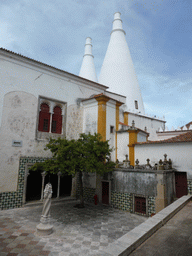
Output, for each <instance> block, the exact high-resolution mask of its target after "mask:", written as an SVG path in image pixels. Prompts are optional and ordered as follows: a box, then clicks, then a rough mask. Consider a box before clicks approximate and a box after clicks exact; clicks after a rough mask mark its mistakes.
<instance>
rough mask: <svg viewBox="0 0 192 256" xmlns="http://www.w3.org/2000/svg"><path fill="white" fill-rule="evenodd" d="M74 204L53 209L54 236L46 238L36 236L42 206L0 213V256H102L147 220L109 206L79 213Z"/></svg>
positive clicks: (88, 205) (80, 210) (56, 206)
mask: <svg viewBox="0 0 192 256" xmlns="http://www.w3.org/2000/svg"><path fill="white" fill-rule="evenodd" d="M76 203H77V201H73V202H70V201H69V202H62V203H57V204H55V205H52V207H51V224H52V225H53V226H54V233H53V234H51V235H49V236H47V237H39V236H37V235H36V233H35V232H36V225H38V224H39V221H40V216H41V211H42V206H33V207H26V208H19V209H13V210H3V211H0V255H1V256H3V255H7V256H8V255H9V256H11V255H18V256H25V255H28V256H32V255H50V256H51V255H54V256H57V255H58V256H60V255H66V256H75V255H78V256H80V255H82V256H85V255H97V256H101V255H104V254H102V253H101V252H100V250H102V249H104V248H105V247H106V246H108V244H109V243H112V242H114V241H115V240H116V239H118V238H119V237H121V236H122V235H124V234H126V233H127V232H128V231H130V230H131V229H133V228H134V227H136V226H138V225H139V224H141V223H142V222H144V221H145V220H146V219H147V218H146V217H143V216H139V215H135V214H131V213H128V212H123V211H119V210H117V209H113V208H111V207H108V206H100V205H97V206H95V205H92V204H86V207H85V208H84V209H78V208H75V207H73V206H74V205H75V204H76Z"/></svg>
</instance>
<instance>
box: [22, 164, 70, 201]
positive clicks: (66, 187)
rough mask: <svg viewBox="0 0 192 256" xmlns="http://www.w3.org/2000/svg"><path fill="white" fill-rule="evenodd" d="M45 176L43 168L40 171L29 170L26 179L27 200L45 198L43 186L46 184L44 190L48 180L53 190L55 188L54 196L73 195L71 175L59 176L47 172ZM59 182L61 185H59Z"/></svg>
mask: <svg viewBox="0 0 192 256" xmlns="http://www.w3.org/2000/svg"><path fill="white" fill-rule="evenodd" d="M31 166H32V165H31ZM43 176H44V175H43V170H41V169H39V170H38V171H31V170H29V172H28V175H27V181H26V202H29V201H34V200H40V199H42V198H43V195H42V186H43V185H44V186H43V190H44V188H45V186H46V184H47V183H48V182H50V183H51V185H52V190H53V194H52V198H56V197H57V198H59V197H65V196H71V189H72V176H71V175H64V176H62V175H60V176H58V175H57V174H47V175H45V176H44V178H43ZM43 179H44V181H43ZM58 182H59V183H60V184H59V183H58ZM43 183H44V184H43ZM58 184H59V185H60V186H58ZM58 190H59V191H58Z"/></svg>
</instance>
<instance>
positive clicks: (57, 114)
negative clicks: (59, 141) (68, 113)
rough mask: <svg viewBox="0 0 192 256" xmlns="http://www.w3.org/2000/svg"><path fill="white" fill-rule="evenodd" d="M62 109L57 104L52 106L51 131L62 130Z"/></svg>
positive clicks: (57, 131)
mask: <svg viewBox="0 0 192 256" xmlns="http://www.w3.org/2000/svg"><path fill="white" fill-rule="evenodd" d="M61 114H62V110H61V108H60V107H59V106H56V107H54V109H53V116H52V125H51V132H52V133H59V134H61V132H62V115H61Z"/></svg>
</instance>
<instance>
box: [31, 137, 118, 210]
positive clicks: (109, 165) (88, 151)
mask: <svg viewBox="0 0 192 256" xmlns="http://www.w3.org/2000/svg"><path fill="white" fill-rule="evenodd" d="M45 150H50V151H51V152H52V158H51V159H48V160H46V161H45V162H43V163H36V164H35V165H34V166H33V167H32V168H31V169H32V170H34V171H36V170H37V169H39V168H41V169H43V170H44V171H45V172H46V173H53V174H57V173H58V172H61V173H62V174H68V175H72V176H73V177H74V176H75V175H76V174H78V177H79V186H80V205H78V206H79V207H84V199H83V181H82V176H83V172H91V173H93V172H96V173H98V174H100V175H102V174H104V173H105V172H109V171H112V170H113V167H114V166H115V163H114V162H112V161H110V153H111V152H112V150H113V149H112V148H110V147H109V143H108V141H103V140H102V137H101V135H100V134H96V133H95V134H94V135H91V134H90V133H89V134H84V133H83V134H81V135H80V137H79V139H78V140H67V139H66V138H64V139H61V138H58V139H50V141H49V143H48V144H47V145H46V148H45Z"/></svg>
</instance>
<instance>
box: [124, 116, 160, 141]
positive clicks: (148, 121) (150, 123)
mask: <svg viewBox="0 0 192 256" xmlns="http://www.w3.org/2000/svg"><path fill="white" fill-rule="evenodd" d="M133 120H134V121H135V127H137V128H140V129H141V130H145V127H147V132H149V133H150V134H149V140H157V134H156V131H158V129H159V128H160V127H161V128H162V129H164V122H163V121H161V120H158V119H154V118H149V117H145V116H139V115H136V114H132V113H129V115H128V125H132V121H133Z"/></svg>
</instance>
